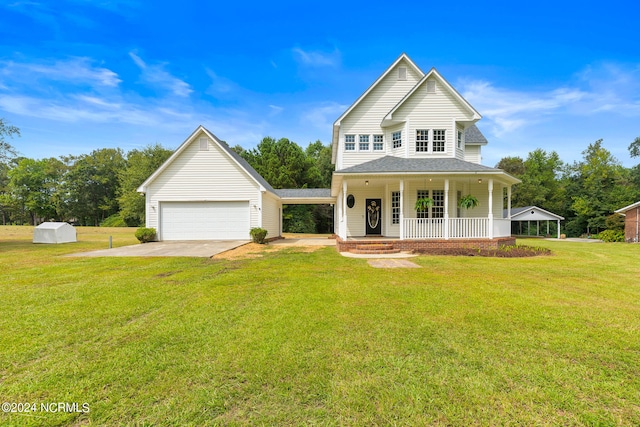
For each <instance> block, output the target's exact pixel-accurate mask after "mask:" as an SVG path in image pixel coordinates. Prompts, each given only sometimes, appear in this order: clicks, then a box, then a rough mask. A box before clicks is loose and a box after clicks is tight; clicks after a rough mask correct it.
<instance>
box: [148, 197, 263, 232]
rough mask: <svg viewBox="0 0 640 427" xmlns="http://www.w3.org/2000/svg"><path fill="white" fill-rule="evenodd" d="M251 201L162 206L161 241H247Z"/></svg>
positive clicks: (162, 203) (165, 204) (183, 203)
mask: <svg viewBox="0 0 640 427" xmlns="http://www.w3.org/2000/svg"><path fill="white" fill-rule="evenodd" d="M250 219H251V218H250V211H249V201H226V202H160V224H161V225H160V232H161V235H160V236H159V237H160V239H161V240H248V239H249V229H250Z"/></svg>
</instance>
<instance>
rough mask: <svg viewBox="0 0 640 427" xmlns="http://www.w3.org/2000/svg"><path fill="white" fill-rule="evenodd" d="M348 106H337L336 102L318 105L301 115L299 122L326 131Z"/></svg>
mask: <svg viewBox="0 0 640 427" xmlns="http://www.w3.org/2000/svg"><path fill="white" fill-rule="evenodd" d="M347 108H349V106H348V105H343V104H338V103H337V102H325V103H322V104H320V105H316V106H313V107H311V108H310V109H309V110H307V111H306V112H304V113H302V115H301V119H302V120H301V121H302V123H303V124H305V125H311V126H314V127H315V128H317V129H321V130H323V131H327V130H328V129H331V127H332V126H333V122H334V121H335V120H336V119H337V118H338V117H339V116H340V114H342V113H343V112H344V111H345V110H346V109H347Z"/></svg>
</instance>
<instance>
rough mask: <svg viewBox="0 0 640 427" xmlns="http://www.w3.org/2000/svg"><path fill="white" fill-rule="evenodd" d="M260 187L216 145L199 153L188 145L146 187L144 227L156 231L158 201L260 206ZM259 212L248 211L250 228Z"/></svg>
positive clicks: (255, 224) (196, 147) (195, 143)
mask: <svg viewBox="0 0 640 427" xmlns="http://www.w3.org/2000/svg"><path fill="white" fill-rule="evenodd" d="M259 191H260V190H259V186H258V184H257V183H256V182H255V180H254V179H253V178H252V177H251V176H249V174H248V173H246V172H245V171H244V170H243V169H242V168H241V167H240V166H239V165H238V164H237V163H235V160H234V159H232V158H231V157H230V156H229V155H228V154H227V153H226V152H224V151H223V150H222V149H221V148H220V147H219V146H218V145H217V143H215V142H213V141H212V142H211V143H210V144H209V150H208V151H200V144H199V141H198V140H194V141H193V142H192V143H190V144H189V145H188V146H187V147H186V148H185V149H184V150H183V151H182V152H181V153H180V155H179V156H177V157H176V158H175V159H174V160H173V162H172V163H171V164H170V165H169V166H168V167H167V168H166V169H165V170H164V171H162V173H161V174H160V175H159V176H158V177H157V178H156V179H155V180H154V181H153V182H151V184H149V186H148V188H147V193H146V197H147V210H146V214H147V221H146V222H147V226H148V227H154V228H158V226H159V224H158V219H159V213H160V203H161V202H171V201H173V202H179V201H182V202H198V201H244V202H248V203H249V205H250V206H258V205H259ZM259 215H260V211H259V210H258V209H253V208H251V209H250V225H251V227H258V225H259V219H260V218H259Z"/></svg>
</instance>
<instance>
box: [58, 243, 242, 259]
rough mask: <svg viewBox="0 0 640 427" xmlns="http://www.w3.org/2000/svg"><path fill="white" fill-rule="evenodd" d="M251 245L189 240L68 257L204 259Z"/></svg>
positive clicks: (125, 247)
mask: <svg viewBox="0 0 640 427" xmlns="http://www.w3.org/2000/svg"><path fill="white" fill-rule="evenodd" d="M247 243H249V241H248V240H189V241H164V242H150V243H144V244H138V245H131V246H121V247H119V248H113V249H103V250H99V251H91V252H80V253H76V254H71V255H67V256H73V257H101V256H123V257H127V256H138V257H174V256H186V257H202V258H211V257H212V256H214V255H216V254H219V253H221V252H225V251H228V250H231V249H234V248H237V247H238V246H242V245H244V244H247Z"/></svg>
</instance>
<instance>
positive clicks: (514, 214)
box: [504, 206, 564, 239]
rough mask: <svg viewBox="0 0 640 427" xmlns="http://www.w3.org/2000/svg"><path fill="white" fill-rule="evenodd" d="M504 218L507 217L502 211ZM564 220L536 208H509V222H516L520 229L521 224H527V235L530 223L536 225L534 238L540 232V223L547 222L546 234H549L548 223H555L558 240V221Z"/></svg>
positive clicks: (505, 211) (505, 212)
mask: <svg viewBox="0 0 640 427" xmlns="http://www.w3.org/2000/svg"><path fill="white" fill-rule="evenodd" d="M504 215H505V217H506V216H507V215H508V212H507V210H506V209H505V210H504ZM562 220H564V217H561V216H560V215H556V214H554V213H551V212H549V211H546V210H544V209H542V208H539V207H537V206H525V207H523V208H511V222H512V223H513V222H518V223H519V224H520V227H522V223H523V222H527V233H528V232H529V229H530V228H531V227H530V225H531V222H532V221H535V223H536V236H538V235H539V232H540V221H546V222H547V234H549V221H556V222H557V224H558V239H559V238H560V221H562ZM520 234H521V233H520Z"/></svg>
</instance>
